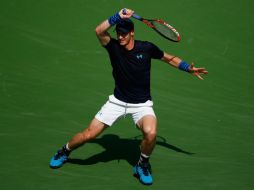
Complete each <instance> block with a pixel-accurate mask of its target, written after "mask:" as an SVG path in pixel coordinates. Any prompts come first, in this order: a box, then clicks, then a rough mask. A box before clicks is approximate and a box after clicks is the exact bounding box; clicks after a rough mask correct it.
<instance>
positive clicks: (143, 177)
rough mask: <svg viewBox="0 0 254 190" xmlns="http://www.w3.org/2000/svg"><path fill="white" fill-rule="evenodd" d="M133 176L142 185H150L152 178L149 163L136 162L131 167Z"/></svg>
mask: <svg viewBox="0 0 254 190" xmlns="http://www.w3.org/2000/svg"><path fill="white" fill-rule="evenodd" d="M133 172H134V176H135V177H137V178H138V179H139V181H140V182H141V183H142V184H144V185H152V184H153V178H152V175H151V166H150V164H149V163H145V164H142V165H141V164H137V165H136V166H134V168H133Z"/></svg>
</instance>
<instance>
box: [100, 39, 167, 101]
mask: <svg viewBox="0 0 254 190" xmlns="http://www.w3.org/2000/svg"><path fill="white" fill-rule="evenodd" d="M104 47H105V48H106V49H107V51H108V54H109V57H110V62H111V65H112V68H113V73H112V74H113V77H114V80H115V89H114V96H115V97H116V98H117V99H119V100H121V101H124V102H126V103H144V102H146V101H147V100H151V99H152V98H151V93H150V70H151V59H152V58H153V59H161V58H162V57H163V55H164V53H163V51H161V50H160V49H159V48H158V47H157V46H156V45H154V44H153V43H150V42H145V41H139V40H135V43H134V48H133V49H132V50H126V49H125V48H124V47H123V46H121V45H120V44H119V42H118V41H117V40H116V39H113V38H111V39H110V42H109V43H108V44H107V45H106V46H104Z"/></svg>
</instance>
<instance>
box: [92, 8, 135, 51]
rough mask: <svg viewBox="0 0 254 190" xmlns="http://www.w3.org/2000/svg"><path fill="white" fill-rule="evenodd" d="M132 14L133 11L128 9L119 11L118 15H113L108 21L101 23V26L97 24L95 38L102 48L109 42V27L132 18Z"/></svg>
mask: <svg viewBox="0 0 254 190" xmlns="http://www.w3.org/2000/svg"><path fill="white" fill-rule="evenodd" d="M133 13H134V11H132V10H130V9H125V11H123V9H121V10H120V11H119V12H118V13H116V14H115V15H113V16H111V17H109V19H107V20H105V21H103V22H102V23H101V24H99V25H98V26H97V27H96V29H95V32H96V36H97V37H98V39H99V41H100V43H101V44H102V45H103V46H106V45H107V44H108V43H109V41H110V38H111V37H110V34H109V33H108V30H109V29H110V27H111V26H113V25H115V24H117V23H119V22H120V21H121V20H122V19H127V18H130V17H131V16H132V14H133Z"/></svg>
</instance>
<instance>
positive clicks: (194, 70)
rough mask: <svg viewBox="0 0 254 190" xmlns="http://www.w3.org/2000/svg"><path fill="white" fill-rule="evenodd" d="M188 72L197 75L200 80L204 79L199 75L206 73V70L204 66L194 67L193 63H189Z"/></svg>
mask: <svg viewBox="0 0 254 190" xmlns="http://www.w3.org/2000/svg"><path fill="white" fill-rule="evenodd" d="M189 72H190V73H191V74H192V75H193V76H195V77H198V78H199V79H200V80H204V79H203V77H202V76H201V75H204V74H205V75H206V74H208V71H207V70H206V69H205V68H196V67H194V63H191V66H190V68H189Z"/></svg>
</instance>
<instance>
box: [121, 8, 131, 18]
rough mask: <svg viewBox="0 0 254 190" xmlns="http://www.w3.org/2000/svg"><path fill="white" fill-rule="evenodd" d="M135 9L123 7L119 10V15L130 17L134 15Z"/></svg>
mask: <svg viewBox="0 0 254 190" xmlns="http://www.w3.org/2000/svg"><path fill="white" fill-rule="evenodd" d="M133 13H134V11H133V10H131V9H127V8H123V9H121V10H120V11H119V15H120V17H121V18H122V19H127V18H130V17H131V16H132V15H133Z"/></svg>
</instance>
